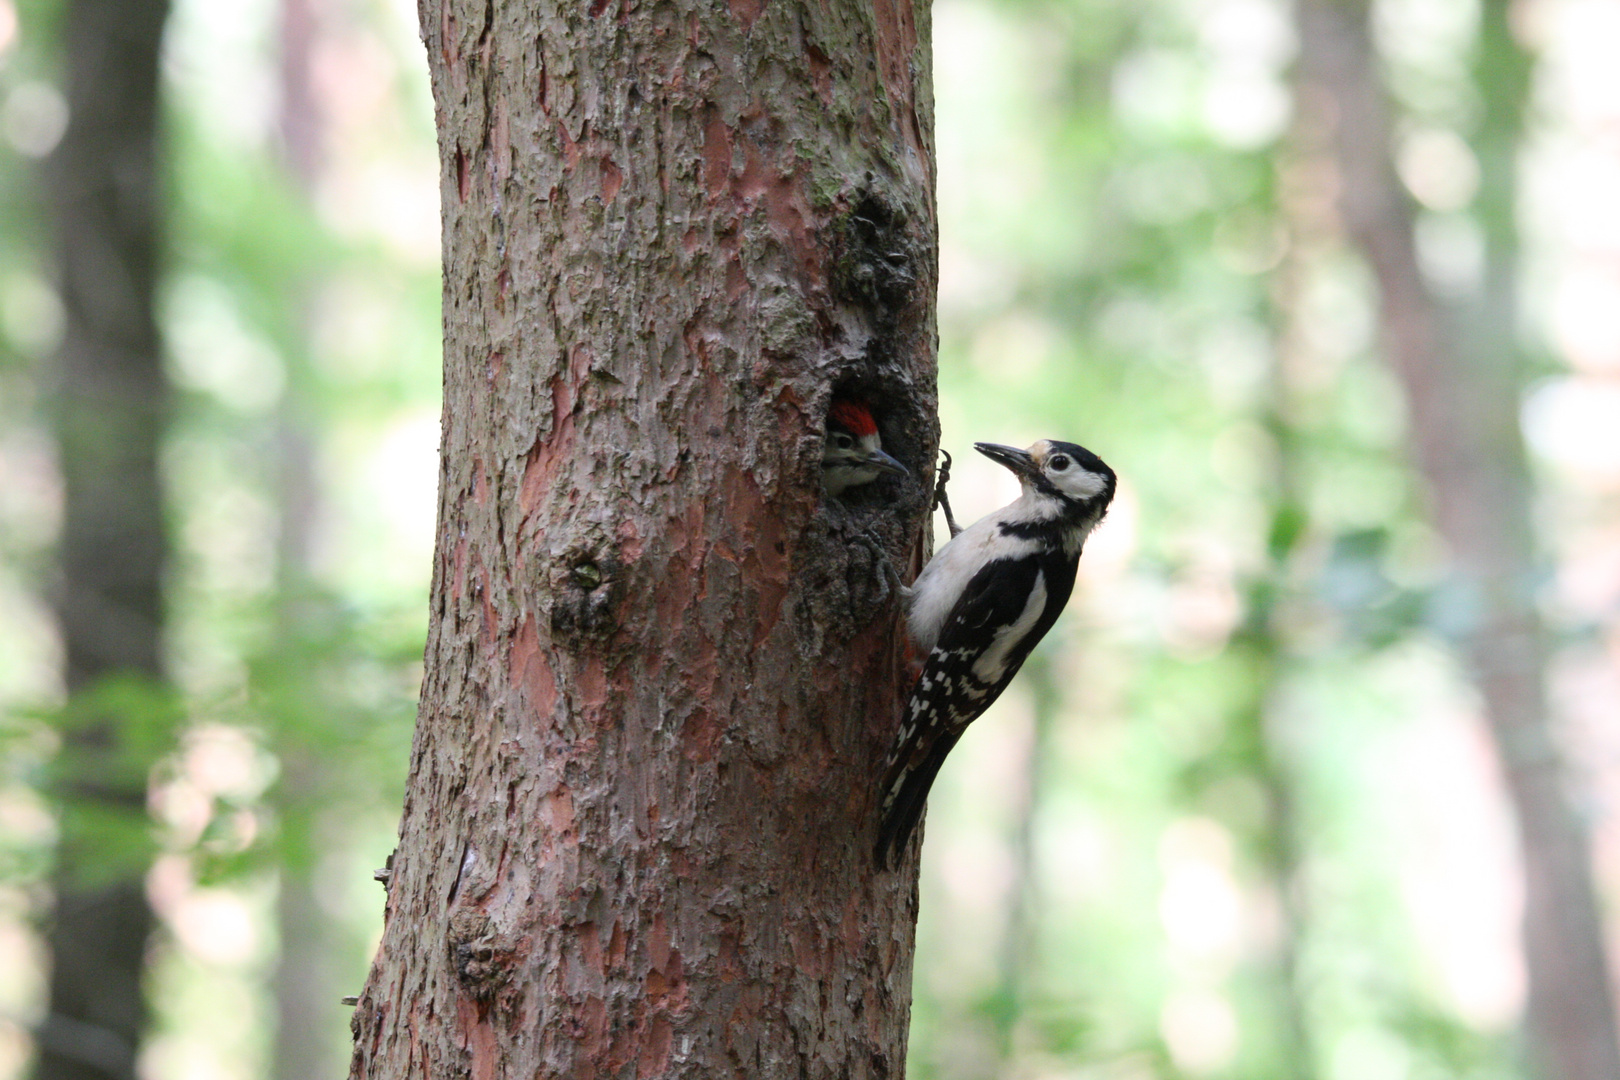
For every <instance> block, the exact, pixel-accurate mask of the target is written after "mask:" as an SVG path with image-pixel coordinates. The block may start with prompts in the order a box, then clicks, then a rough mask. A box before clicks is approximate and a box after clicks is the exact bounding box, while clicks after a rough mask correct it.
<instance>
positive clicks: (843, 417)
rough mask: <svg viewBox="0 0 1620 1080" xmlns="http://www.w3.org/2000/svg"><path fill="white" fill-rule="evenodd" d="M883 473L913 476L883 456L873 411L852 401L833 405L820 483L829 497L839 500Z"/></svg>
mask: <svg viewBox="0 0 1620 1080" xmlns="http://www.w3.org/2000/svg"><path fill="white" fill-rule="evenodd" d="M884 473H893V474H896V475H899V476H909V475H910V473H908V472H907V471H906V467H905V466H904V465H902V464H900V463H899V462H898V461H896V460H895V459H894V458H892V457H890V456H889V455H888V454H886V453H884V452H883V439H882V437H881V436H879V435H878V429H877V421H875V420H873V419H872V410H871V409H869V408H867V406H866V405H865V403H864V402H860V401H854V400H852V399H850V398H839V399H838V400H837V401H834V402H833V404H832V408H831V409H829V410H828V411H827V438H826V441H825V442H823V443H822V447H821V483H822V486H823V487H825V488H826V489H827V494H828V495H831V496H833V497H834V498H837V497H838V496H840V495H842V494H843V493H844V492H845V491H847V490H849V489H850V488H852V487H859V486H860V485H862V484H870V483H871V482H872V481H874V480H876V479H877V478H878V477H880V476H882V475H883V474H884Z"/></svg>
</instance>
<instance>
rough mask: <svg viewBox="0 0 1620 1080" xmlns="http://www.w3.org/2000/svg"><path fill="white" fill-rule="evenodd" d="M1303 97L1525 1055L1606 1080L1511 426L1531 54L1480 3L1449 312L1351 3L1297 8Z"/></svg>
mask: <svg viewBox="0 0 1620 1080" xmlns="http://www.w3.org/2000/svg"><path fill="white" fill-rule="evenodd" d="M1296 12H1297V16H1298V27H1299V32H1300V34H1299V36H1300V68H1301V81H1302V87H1303V89H1304V91H1305V96H1304V104H1305V106H1306V107H1307V108H1308V109H1310V110H1312V111H1313V113H1314V114H1315V115H1316V117H1317V118H1318V120H1319V121H1321V122H1323V125H1324V127H1325V129H1326V130H1329V131H1330V132H1331V141H1332V146H1333V152H1334V153H1335V155H1336V159H1337V164H1338V170H1339V181H1340V209H1341V213H1342V216H1343V219H1344V225H1345V228H1346V230H1347V231H1348V232H1349V234H1350V236H1351V238H1352V240H1353V241H1354V242H1355V243H1356V244H1357V245H1358V246H1359V247H1360V249H1361V251H1362V253H1363V254H1364V256H1365V257H1366V259H1367V262H1368V264H1369V266H1370V267H1371V269H1372V272H1373V276H1374V279H1375V281H1376V283H1377V290H1378V298H1379V313H1380V323H1381V328H1382V336H1383V339H1384V347H1385V351H1386V352H1387V354H1388V356H1389V361H1390V363H1391V365H1392V367H1393V369H1394V371H1395V374H1396V376H1397V377H1398V378H1399V379H1400V381H1401V384H1402V386H1403V388H1404V389H1405V392H1406V400H1407V408H1408V411H1409V414H1410V427H1411V431H1412V436H1411V442H1412V453H1413V456H1414V458H1415V461H1416V464H1417V467H1418V470H1419V472H1420V474H1421V475H1422V477H1423V479H1424V480H1425V481H1426V483H1427V487H1428V492H1429V495H1430V502H1431V508H1432V515H1433V518H1434V522H1435V525H1436V528H1437V530H1438V531H1439V533H1440V535H1441V536H1442V537H1443V538H1444V540H1445V541H1446V545H1447V547H1448V548H1449V551H1450V554H1451V557H1452V564H1453V574H1454V576H1455V580H1456V583H1457V584H1458V585H1459V586H1460V587H1461V589H1462V590H1463V592H1464V593H1465V595H1466V597H1467V600H1468V602H1469V604H1470V606H1471V607H1472V609H1473V611H1472V619H1471V624H1470V625H1469V626H1468V627H1467V629H1466V630H1465V632H1464V639H1465V640H1464V642H1463V650H1464V653H1465V655H1466V657H1467V659H1468V661H1469V663H1470V666H1471V668H1472V674H1473V677H1474V681H1475V685H1476V687H1477V688H1478V691H1479V694H1480V697H1481V699H1482V702H1483V705H1484V711H1485V715H1486V719H1487V720H1488V722H1489V724H1490V727H1491V731H1492V734H1493V736H1494V738H1495V743H1496V747H1497V753H1498V757H1499V759H1500V761H1501V763H1502V768H1503V772H1504V775H1505V777H1506V780H1507V786H1508V790H1509V793H1510V794H1511V796H1512V799H1513V804H1514V809H1515V811H1516V813H1517V818H1518V824H1519V845H1520V851H1521V854H1522V857H1523V861H1524V874H1525V912H1524V949H1525V960H1526V966H1527V968H1528V970H1529V1001H1528V1007H1527V1021H1528V1029H1529V1035H1530V1046H1531V1056H1532V1059H1533V1060H1532V1065H1533V1066H1534V1068H1535V1071H1536V1074H1537V1075H1538V1076H1542V1077H1546V1078H1547V1080H1610V1078H1613V1077H1616V1076H1620V1043H1617V1040H1616V1032H1615V1015H1614V999H1613V996H1612V994H1611V992H1610V985H1609V975H1608V971H1607V965H1606V963H1605V959H1604V954H1605V948H1604V940H1603V933H1602V925H1601V920H1600V918H1599V915H1598V905H1597V899H1596V892H1595V890H1594V887H1593V881H1592V866H1591V850H1590V845H1589V841H1588V839H1587V836H1586V834H1585V830H1584V828H1583V826H1582V823H1581V821H1580V819H1579V818H1578V817H1577V815H1576V813H1575V811H1574V808H1573V807H1572V806H1571V805H1570V804H1569V801H1568V798H1567V796H1566V794H1565V778H1564V775H1563V767H1562V762H1561V760H1560V756H1559V753H1558V750H1557V746H1556V743H1555V740H1554V737H1553V735H1552V732H1551V716H1550V709H1549V706H1548V701H1547V694H1546V687H1545V679H1546V656H1547V649H1548V643H1547V634H1546V629H1545V627H1544V625H1543V624H1542V621H1541V618H1540V615H1539V612H1538V610H1537V608H1536V604H1535V596H1534V582H1533V579H1532V572H1531V568H1532V567H1533V566H1534V564H1535V561H1536V550H1535V543H1534V536H1533V531H1532V527H1531V521H1532V518H1531V481H1530V469H1529V463H1528V461H1527V459H1526V454H1525V448H1524V442H1523V438H1522V435H1521V433H1520V429H1519V418H1518V409H1519V400H1520V392H1521V378H1522V367H1523V364H1522V360H1521V358H1520V356H1519V354H1518V350H1517V344H1516V342H1517V327H1516V325H1515V323H1516V320H1515V311H1516V307H1517V305H1516V292H1517V265H1516V258H1515V256H1516V252H1517V245H1516V235H1515V227H1514V210H1515V198H1514V193H1515V191H1516V184H1515V171H1516V168H1517V162H1516V153H1517V148H1518V145H1519V136H1520V134H1521V131H1522V113H1523V110H1524V107H1525V103H1526V101H1527V97H1528V86H1529V59H1528V57H1526V56H1525V55H1524V54H1523V52H1522V50H1520V49H1519V47H1518V46H1517V44H1516V43H1515V42H1514V41H1513V37H1512V33H1511V30H1510V21H1509V11H1508V4H1507V0H1486V2H1485V3H1484V4H1483V5H1482V11H1481V31H1480V39H1481V43H1480V52H1481V56H1480V64H1479V71H1478V76H1479V77H1478V79H1477V85H1478V88H1479V90H1480V96H1481V100H1482V102H1483V105H1484V109H1483V113H1484V115H1483V118H1482V120H1481V123H1480V130H1479V132H1478V133H1477V135H1476V137H1475V139H1474V144H1475V148H1476V150H1477V151H1478V152H1479V156H1480V161H1481V180H1482V182H1481V191H1480V195H1479V197H1478V200H1477V203H1476V212H1477V213H1478V216H1479V218H1480V220H1481V223H1482V225H1483V227H1484V231H1485V235H1486V239H1487V258H1486V266H1485V274H1484V281H1483V283H1482V285H1481V288H1480V290H1479V292H1478V295H1477V296H1476V297H1475V298H1474V299H1473V301H1472V303H1470V304H1468V305H1466V307H1465V308H1464V309H1455V310H1453V309H1448V308H1447V306H1446V305H1444V304H1442V303H1441V302H1440V301H1439V300H1437V298H1436V297H1435V296H1434V294H1433V292H1432V291H1431V290H1430V288H1429V286H1428V284H1427V282H1426V281H1425V279H1424V277H1423V274H1422V269H1421V266H1420V265H1419V262H1418V259H1417V251H1416V246H1415V243H1414V233H1413V217H1414V212H1413V208H1412V205H1411V203H1410V201H1409V200H1408V199H1407V197H1406V195H1405V193H1404V192H1403V190H1402V189H1401V186H1400V183H1399V181H1398V180H1397V178H1396V176H1395V173H1394V170H1393V168H1392V166H1391V162H1390V156H1389V153H1390V139H1391V125H1390V121H1389V117H1388V114H1387V109H1386V105H1385V100H1384V96H1383V94H1382V91H1381V87H1380V85H1379V82H1378V78H1377V75H1376V67H1375V62H1374V53H1373V49H1372V45H1371V41H1370V37H1369V32H1368V11H1367V7H1366V5H1365V3H1363V2H1360V0H1352V2H1338V0H1309V2H1306V3H1301V4H1300V5H1299V6H1298V7H1297V8H1296Z"/></svg>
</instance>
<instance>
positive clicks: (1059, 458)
mask: <svg viewBox="0 0 1620 1080" xmlns="http://www.w3.org/2000/svg"><path fill="white" fill-rule="evenodd" d="M1046 467H1047V468H1049V469H1051V470H1052V471H1053V472H1062V471H1063V470H1064V469H1067V468H1068V467H1069V459H1068V458H1066V457H1064V456H1063V455H1062V454H1056V455H1054V456H1053V457H1052V459H1051V460H1050V461H1048V462H1047V463H1046Z"/></svg>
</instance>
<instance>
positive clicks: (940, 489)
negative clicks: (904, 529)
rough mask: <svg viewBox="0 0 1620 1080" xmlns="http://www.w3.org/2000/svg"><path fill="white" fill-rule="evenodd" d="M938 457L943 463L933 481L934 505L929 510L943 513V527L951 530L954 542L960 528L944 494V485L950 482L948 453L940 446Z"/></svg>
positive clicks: (948, 497) (949, 501) (948, 499)
mask: <svg viewBox="0 0 1620 1080" xmlns="http://www.w3.org/2000/svg"><path fill="white" fill-rule="evenodd" d="M939 456H940V457H942V458H944V459H945V461H944V463H942V464H941V465H940V467H939V478H938V479H937V480H935V481H934V505H933V506H931V507H929V509H930V510H934V509H938V510H943V511H945V527H946V528H947V529H949V530H951V539H953V540H954V539H956V534H957V533H959V532H961V531H962V526H960V525H958V524H957V523H956V515H954V514H952V513H951V500H950V496H948V495H946V494H945V485H946V484H948V483H950V480H951V455H950V451H948V450H946V449H945V448H944V447H943V446H942V447H940V448H939Z"/></svg>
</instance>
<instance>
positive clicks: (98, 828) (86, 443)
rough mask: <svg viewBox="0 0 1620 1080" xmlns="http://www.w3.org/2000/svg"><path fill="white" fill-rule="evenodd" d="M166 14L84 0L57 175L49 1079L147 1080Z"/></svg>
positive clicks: (161, 542) (71, 50)
mask: <svg viewBox="0 0 1620 1080" xmlns="http://www.w3.org/2000/svg"><path fill="white" fill-rule="evenodd" d="M167 12H168V5H167V3H166V2H163V0H73V2H72V3H69V4H67V5H66V8H65V12H64V34H63V40H64V43H65V46H66V66H67V87H68V89H67V105H68V110H69V117H70V119H69V123H68V127H67V131H66V133H65V135H64V137H63V139H62V142H61V143H60V144H59V146H58V147H57V150H56V152H55V154H54V156H53V157H52V159H51V160H50V162H49V166H48V177H49V181H50V183H49V188H50V199H51V207H52V212H53V215H54V219H55V229H56V237H57V243H56V254H57V259H58V273H59V281H60V287H61V297H62V302H63V308H64V312H65V317H66V318H65V326H64V338H63V342H62V346H61V349H60V352H59V354H58V363H57V368H56V378H57V379H58V380H59V381H58V384H57V386H56V388H55V389H56V412H55V417H56V430H57V435H58V445H59V454H60V463H61V473H62V478H63V488H64V513H63V518H62V528H61V539H60V568H61V577H60V580H59V583H58V592H57V598H56V612H57V618H58V620H59V623H60V626H61V634H62V640H63V646H64V652H65V654H66V681H67V689H68V693H69V695H70V700H69V703H68V706H67V707H66V709H65V717H66V720H65V723H64V727H63V732H62V743H61V750H60V755H59V758H58V761H57V762H56V765H55V774H56V782H55V785H54V792H53V794H54V795H55V797H56V798H57V800H58V801H59V805H60V810H61V816H60V834H59V841H58V847H57V861H56V868H55V872H54V874H53V877H52V883H53V887H54V890H55V908H54V912H53V914H52V917H51V921H50V924H49V928H48V931H47V936H48V944H49V950H50V963H51V975H50V990H49V995H50V996H49V1012H48V1014H47V1015H46V1017H45V1019H44V1021H43V1022H42V1023H41V1024H40V1025H39V1027H38V1029H37V1032H36V1036H37V1042H38V1049H39V1058H38V1065H37V1072H36V1075H37V1076H39V1077H40V1078H41V1080H92V1078H104V1077H118V1078H125V1077H128V1078H133V1077H134V1076H135V1056H136V1052H137V1050H138V1048H139V1044H140V1040H141V1036H142V1033H143V1031H144V1029H145V1026H146V1021H147V1008H146V1004H145V1001H144V998H143V994H142V985H141V984H142V975H143V973H144V971H145V966H146V955H147V943H148V938H149V936H150V934H151V931H152V927H153V921H154V920H153V914H152V911H151V908H150V907H149V905H148V903H147V899H146V892H145V871H146V869H147V866H148V862H149V857H150V851H149V844H150V840H149V835H148V834H149V832H150V826H149V824H148V820H147V817H146V792H147V779H148V772H149V770H150V768H151V765H152V764H153V762H154V761H155V760H156V757H157V754H158V752H159V751H160V748H161V742H160V740H161V739H162V737H163V736H164V734H165V732H164V731H163V728H164V727H166V726H167V725H166V724H165V723H164V719H165V718H166V716H167V715H168V709H167V708H166V706H165V705H164V703H163V701H162V698H163V693H162V691H161V690H160V689H159V687H160V684H161V682H162V680H163V661H162V652H163V572H164V559H165V553H166V551H167V543H166V539H165V525H164V508H163V499H162V492H161V482H160V478H159V448H160V443H161V441H162V437H163V431H164V426H165V421H166V410H167V406H168V401H167V388H166V382H165V376H164V371H163V363H162V357H161V355H160V349H159V343H158V334H157V327H156V322H155V318H154V313H153V304H154V290H155V285H156V282H157V277H158V265H159V261H160V250H161V242H160V240H159V237H160V219H161V216H162V215H161V212H160V211H161V206H162V202H163V194H162V187H161V182H160V181H161V173H160V170H159V168H158V60H159V49H160V45H161V41H162V34H163V23H164V19H165V17H166V15H167Z"/></svg>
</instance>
